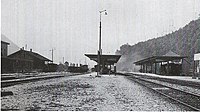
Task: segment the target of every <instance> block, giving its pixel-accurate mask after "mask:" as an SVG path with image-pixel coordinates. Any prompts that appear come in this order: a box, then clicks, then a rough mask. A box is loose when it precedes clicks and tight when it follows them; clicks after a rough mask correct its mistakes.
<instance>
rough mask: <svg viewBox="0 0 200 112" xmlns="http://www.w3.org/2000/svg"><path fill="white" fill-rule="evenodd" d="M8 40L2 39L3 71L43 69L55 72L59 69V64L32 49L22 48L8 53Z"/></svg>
mask: <svg viewBox="0 0 200 112" xmlns="http://www.w3.org/2000/svg"><path fill="white" fill-rule="evenodd" d="M8 45H9V43H8V42H5V41H1V73H16V72H32V71H38V72H40V71H43V72H49V71H51V72H53V71H56V70H57V64H53V63H49V62H52V61H51V60H49V59H48V58H46V57H44V56H42V55H40V54H38V53H35V52H33V51H32V49H30V51H26V50H24V49H23V48H21V49H20V50H19V51H17V52H15V53H13V54H11V55H8Z"/></svg>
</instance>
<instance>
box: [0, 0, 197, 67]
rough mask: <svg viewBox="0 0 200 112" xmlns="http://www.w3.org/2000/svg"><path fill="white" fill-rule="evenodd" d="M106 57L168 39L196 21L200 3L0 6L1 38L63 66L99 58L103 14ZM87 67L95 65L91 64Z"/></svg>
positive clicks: (149, 0)
mask: <svg viewBox="0 0 200 112" xmlns="http://www.w3.org/2000/svg"><path fill="white" fill-rule="evenodd" d="M103 9H106V10H107V12H108V15H107V16H102V46H103V47H102V49H103V53H106V54H107V53H110V54H114V53H115V51H116V50H117V49H119V47H120V45H122V44H125V43H129V44H131V45H133V44H136V43H138V42H140V41H145V40H148V39H150V38H155V37H157V36H162V35H165V34H167V33H169V32H171V31H174V30H176V29H179V28H180V27H183V26H185V25H186V24H187V23H189V22H190V21H191V20H195V19H197V18H198V17H199V14H200V0H1V25H2V26H1V30H2V31H1V32H2V34H4V35H5V36H7V37H8V38H9V39H10V40H12V41H13V42H14V43H16V44H17V45H18V46H19V47H23V46H25V45H26V44H27V45H28V49H30V48H32V49H33V51H36V52H39V53H41V54H43V55H44V56H46V57H48V58H50V59H51V52H50V51H49V50H50V49H52V48H54V49H55V53H54V60H55V61H56V62H57V63H58V62H62V57H65V60H66V61H68V62H75V63H80V62H81V63H83V64H84V62H85V56H84V53H97V49H98V38H99V12H98V11H99V10H103ZM86 59H87V62H88V63H91V61H89V59H88V58H86Z"/></svg>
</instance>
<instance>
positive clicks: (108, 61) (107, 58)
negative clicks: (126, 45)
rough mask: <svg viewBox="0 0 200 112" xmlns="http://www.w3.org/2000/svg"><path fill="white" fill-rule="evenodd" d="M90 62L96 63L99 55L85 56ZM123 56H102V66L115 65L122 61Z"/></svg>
mask: <svg viewBox="0 0 200 112" xmlns="http://www.w3.org/2000/svg"><path fill="white" fill-rule="evenodd" d="M85 56H87V57H88V58H90V60H93V61H96V62H98V60H97V58H98V57H97V54H85ZM120 57H121V55H101V64H102V63H104V64H107V65H114V63H117V62H118V60H119V59H120Z"/></svg>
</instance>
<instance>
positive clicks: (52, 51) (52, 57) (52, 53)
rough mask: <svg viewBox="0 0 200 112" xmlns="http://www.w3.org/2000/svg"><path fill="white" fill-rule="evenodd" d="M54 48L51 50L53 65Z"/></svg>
mask: <svg viewBox="0 0 200 112" xmlns="http://www.w3.org/2000/svg"><path fill="white" fill-rule="evenodd" d="M53 50H54V49H53V48H52V50H50V51H51V58H52V63H53Z"/></svg>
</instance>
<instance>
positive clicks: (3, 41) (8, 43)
mask: <svg viewBox="0 0 200 112" xmlns="http://www.w3.org/2000/svg"><path fill="white" fill-rule="evenodd" d="M1 43H4V44H7V45H9V44H10V43H8V42H5V41H2V40H1Z"/></svg>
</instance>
